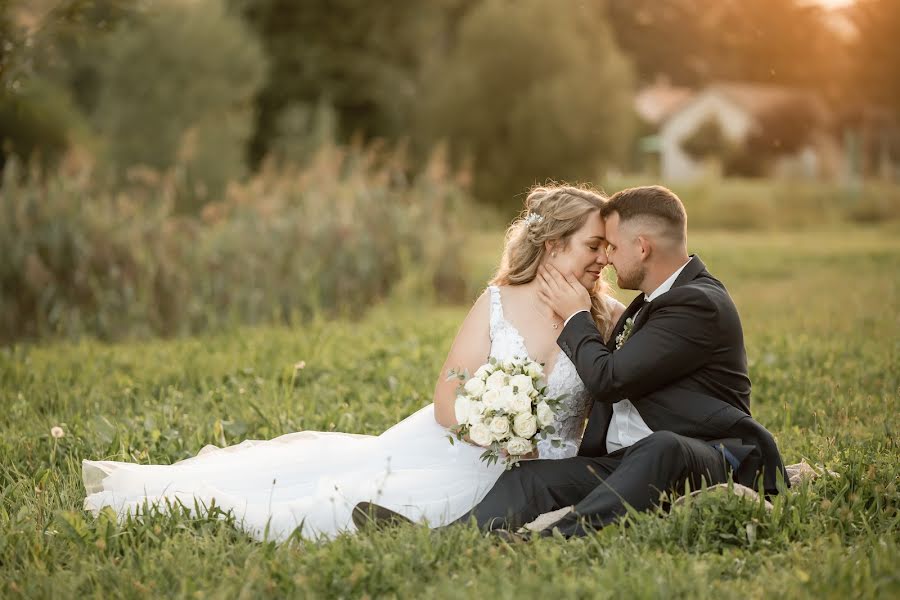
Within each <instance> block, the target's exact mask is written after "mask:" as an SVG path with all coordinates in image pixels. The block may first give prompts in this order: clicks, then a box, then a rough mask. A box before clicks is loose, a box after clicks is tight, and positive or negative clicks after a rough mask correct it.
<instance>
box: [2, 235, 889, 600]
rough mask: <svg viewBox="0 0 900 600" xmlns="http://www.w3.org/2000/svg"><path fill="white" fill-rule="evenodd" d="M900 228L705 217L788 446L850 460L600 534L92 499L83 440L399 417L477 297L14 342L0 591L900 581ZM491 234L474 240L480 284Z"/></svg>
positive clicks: (879, 586) (101, 593)
mask: <svg viewBox="0 0 900 600" xmlns="http://www.w3.org/2000/svg"><path fill="white" fill-rule="evenodd" d="M898 233H900V231H898V230H897V228H896V227H893V228H873V229H849V230H847V229H840V228H834V229H830V230H827V231H806V232H803V233H796V234H791V233H771V234H765V233H754V232H744V233H703V234H698V235H695V236H693V237H692V238H691V250H692V251H694V252H697V253H699V254H700V255H701V257H702V258H703V259H704V261H705V262H706V264H707V266H708V267H709V269H710V270H711V271H712V272H713V274H715V275H716V276H718V277H719V278H720V279H722V280H723V281H724V282H725V284H726V285H727V286H728V287H729V289H730V291H731V293H732V295H733V296H734V298H735V301H736V303H737V305H738V308H739V309H740V311H741V314H742V318H743V322H744V330H745V334H746V342H747V350H748V355H749V358H750V369H751V377H752V379H753V404H752V407H753V410H754V416H755V417H756V418H757V419H758V420H759V421H761V422H762V423H763V424H765V425H766V426H768V427H769V428H770V430H771V431H772V432H773V433H774V434H775V435H776V437H777V439H778V442H779V444H780V447H781V449H782V453H783V455H784V457H785V460H786V462H798V461H800V460H801V459H804V458H805V459H806V460H808V462H810V463H814V464H815V463H820V464H823V465H825V466H827V467H828V468H830V469H832V470H834V471H836V472H837V473H839V475H840V476H839V477H837V478H820V479H818V480H817V481H815V482H813V483H812V484H809V485H804V486H801V487H800V488H798V489H796V490H795V491H794V492H792V493H791V494H790V495H786V496H782V497H779V498H778V499H777V501H776V502H775V508H774V510H773V511H771V512H766V511H765V510H763V509H762V508H761V507H760V506H759V505H757V504H753V503H751V502H749V501H747V500H743V499H739V498H737V497H731V496H715V497H713V496H710V497H707V498H704V499H702V500H700V501H697V502H693V503H689V504H688V505H685V506H681V507H679V508H677V509H675V510H674V511H673V513H672V514H670V515H668V516H665V517H660V515H641V516H638V517H635V518H630V519H629V521H628V523H627V524H622V525H621V526H615V527H609V528H607V529H605V530H603V531H602V532H601V533H600V534H598V535H595V536H591V537H588V538H585V539H577V540H569V541H566V540H562V539H544V540H537V541H535V542H532V543H528V544H525V545H515V546H508V545H505V544H502V543H498V542H495V541H493V540H491V539H485V538H483V537H482V536H481V535H480V534H479V533H478V532H477V531H475V530H474V529H469V528H459V529H457V530H455V531H444V532H440V533H437V534H432V533H430V532H429V531H428V530H426V529H425V528H421V527H402V528H398V529H396V530H393V531H386V532H377V533H365V534H361V535H358V536H355V537H350V536H345V537H341V538H338V539H337V540H335V541H333V542H330V543H315V542H299V543H296V544H292V545H284V546H275V545H273V544H260V543H257V542H253V541H251V540H249V539H248V538H246V537H245V536H244V535H243V534H241V533H240V532H239V531H237V530H236V529H235V528H234V527H232V526H231V524H230V523H229V521H228V519H222V520H219V519H215V518H208V519H191V518H188V517H186V516H183V515H181V516H162V515H157V516H154V517H152V518H148V519H146V520H144V521H143V522H140V523H137V522H127V523H122V522H119V523H117V522H115V520H114V519H111V518H110V517H109V516H107V515H101V516H100V517H99V518H97V519H94V518H93V517H91V516H89V515H86V514H84V513H83V512H82V511H81V509H80V507H81V502H82V499H83V494H84V490H83V488H82V485H81V482H80V461H81V459H82V458H101V457H114V458H118V459H121V460H132V461H141V462H162V463H167V462H172V461H175V460H178V459H181V458H184V457H187V456H190V455H193V454H195V453H196V452H197V451H198V450H199V449H200V448H201V447H202V446H203V445H205V444H208V443H213V444H218V445H222V444H231V443H235V442H238V441H240V440H242V439H246V438H269V437H273V436H275V435H278V434H281V433H285V432H289V431H296V430H302V429H314V430H339V431H349V432H355V433H379V432H381V431H383V430H384V429H386V428H387V427H388V426H390V425H392V424H393V423H395V422H397V421H398V420H399V419H402V418H403V417H405V416H407V415H409V414H410V413H412V412H413V411H414V410H416V409H417V408H419V407H421V406H422V405H424V404H426V403H427V402H429V401H430V392H431V388H432V386H433V383H434V378H435V376H436V373H437V370H438V368H439V366H440V364H441V362H442V360H443V357H444V353H445V352H446V350H447V348H448V345H449V342H450V340H451V339H452V336H453V335H454V333H455V330H456V327H457V325H458V323H459V321H460V319H461V318H462V316H463V315H464V314H465V311H466V308H465V307H441V306H430V305H429V306H416V305H415V303H414V302H412V301H409V300H406V301H404V300H403V299H402V298H395V299H393V300H391V301H390V302H389V303H387V304H384V305H381V306H379V307H378V308H376V309H374V310H373V311H372V312H370V313H369V314H367V315H366V316H365V317H363V318H362V319H361V320H360V321H359V322H346V321H339V322H326V321H315V322H311V323H309V324H308V325H307V326H305V327H303V328H296V329H285V328H246V329H240V330H234V331H227V332H221V333H217V334H210V335H204V336H202V337H196V338H189V339H177V340H159V341H140V342H133V343H122V344H117V345H104V344H100V343H97V342H92V341H82V342H77V343H74V342H60V343H50V344H44V345H40V346H36V347H35V346H29V347H25V346H19V347H12V348H5V349H2V350H0V406H2V409H3V410H2V412H0V432H2V437H0V474H2V486H3V489H2V502H0V577H2V583H0V586H2V587H0V597H19V596H23V597H58V598H73V597H78V596H84V597H103V598H108V597H159V596H182V597H196V598H204V597H214V598H215V597H245V598H252V597H258V596H261V595H264V594H271V595H275V596H296V597H321V596H337V597H363V596H368V597H379V596H385V595H387V596H392V595H396V596H407V597H409V596H414V597H430V596H442V597H459V598H463V597H466V598H472V597H485V596H488V597H489V596H495V597H503V598H506V597H509V598H520V597H523V596H524V597H554V596H555V597H569V596H580V597H615V598H632V597H660V598H668V597H678V596H682V597H683V596H697V595H700V596H709V597H713V596H715V597H725V598H768V597H772V596H775V595H778V596H782V597H787V598H790V597H798V596H808V597H817V598H819V597H833V598H845V597H872V598H874V597H885V598H887V597H898V595H900V567H898V565H900V536H898V533H900V510H898V509H900V491H898V484H900V482H898V475H900V460H898V459H900V451H898V440H897V439H896V435H897V431H898V424H900V418H898V397H900V278H898V272H900V235H898ZM498 245H499V236H498V235H487V234H484V235H482V236H480V237H478V238H477V239H476V240H474V241H473V242H472V244H471V251H472V255H473V261H472V266H471V269H472V275H471V278H472V281H473V282H476V283H475V284H473V286H475V287H477V286H479V285H480V282H481V281H483V278H484V277H485V276H487V274H488V273H489V272H490V270H491V268H492V267H493V263H494V260H495V258H496V253H497V250H498ZM629 297H630V295H629V294H628V293H624V294H622V296H621V299H622V300H623V301H627V300H628V299H629ZM298 361H305V368H303V369H295V365H296V364H297V363H298ZM54 426H59V427H61V428H62V429H63V430H64V432H65V436H64V437H62V438H54V437H52V436H51V434H50V429H51V427H54Z"/></svg>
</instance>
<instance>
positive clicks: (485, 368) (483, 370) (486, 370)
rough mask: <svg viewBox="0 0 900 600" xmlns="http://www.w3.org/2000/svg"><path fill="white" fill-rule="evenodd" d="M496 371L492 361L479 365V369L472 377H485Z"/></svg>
mask: <svg viewBox="0 0 900 600" xmlns="http://www.w3.org/2000/svg"><path fill="white" fill-rule="evenodd" d="M493 372H494V366H493V365H492V364H491V363H487V364H484V365H481V366H480V367H478V370H477V371H475V374H474V375H473V376H472V377H478V378H479V379H484V378H485V375H490V374H491V373H493Z"/></svg>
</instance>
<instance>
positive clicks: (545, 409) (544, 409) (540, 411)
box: [536, 401, 556, 427]
mask: <svg viewBox="0 0 900 600" xmlns="http://www.w3.org/2000/svg"><path fill="white" fill-rule="evenodd" d="M536 412H537V420H538V424H540V426H541V427H546V426H547V425H549V424H550V423H552V422H553V419H555V418H556V415H555V414H554V413H553V409H552V408H550V405H549V404H547V403H546V402H543V401H541V402H539V403H538V405H537V411H536Z"/></svg>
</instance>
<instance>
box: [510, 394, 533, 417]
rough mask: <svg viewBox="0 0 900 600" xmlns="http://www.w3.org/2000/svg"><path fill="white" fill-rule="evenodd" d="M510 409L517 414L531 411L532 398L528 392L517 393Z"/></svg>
mask: <svg viewBox="0 0 900 600" xmlns="http://www.w3.org/2000/svg"><path fill="white" fill-rule="evenodd" d="M509 410H510V412H513V413H515V414H517V415H518V414H520V413H529V414H530V413H531V398H529V397H528V394H516V395H515V396H513V399H512V402H510V403H509Z"/></svg>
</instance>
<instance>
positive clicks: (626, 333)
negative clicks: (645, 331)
mask: <svg viewBox="0 0 900 600" xmlns="http://www.w3.org/2000/svg"><path fill="white" fill-rule="evenodd" d="M633 329H634V317H628V318H627V319H625V326H624V327H622V332H621V333H620V334H619V335H617V336H616V350H618V349H619V348H621V347H622V346H623V345H624V344H625V342H627V341H628V338H630V337H631V331H632V330H633Z"/></svg>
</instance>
